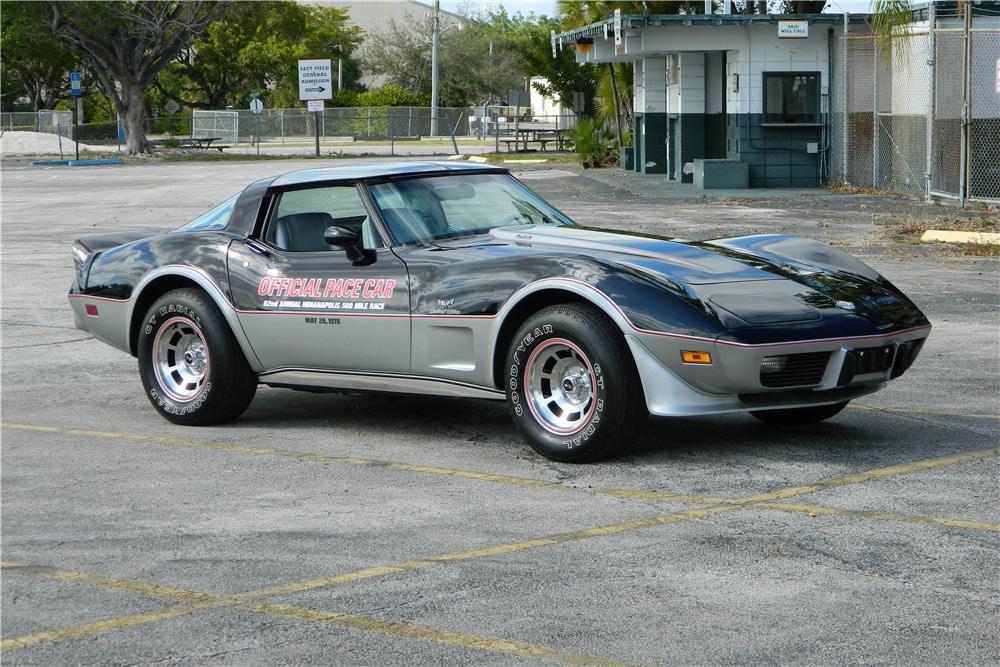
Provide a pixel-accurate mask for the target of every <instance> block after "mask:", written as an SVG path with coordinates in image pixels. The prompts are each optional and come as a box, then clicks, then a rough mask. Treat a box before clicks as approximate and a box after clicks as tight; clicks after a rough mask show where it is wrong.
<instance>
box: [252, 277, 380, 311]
mask: <svg viewBox="0 0 1000 667" xmlns="http://www.w3.org/2000/svg"><path fill="white" fill-rule="evenodd" d="M395 290H396V281H395V280H393V279H392V278H367V279H366V278H271V277H265V278H261V279H260V283H259V284H258V285H257V294H258V295H259V296H263V297H271V298H268V299H264V303H263V306H264V307H265V308H310V309H319V310H352V311H359V310H362V311H372V310H385V302H386V301H388V300H389V299H391V298H392V294H393V292H394V291H395ZM333 299H339V300H337V301H334V300H333Z"/></svg>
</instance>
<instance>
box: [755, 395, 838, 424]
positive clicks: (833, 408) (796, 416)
mask: <svg viewBox="0 0 1000 667" xmlns="http://www.w3.org/2000/svg"><path fill="white" fill-rule="evenodd" d="M848 403H850V401H844V402H843V403H833V404H832V405H817V406H813V407H809V408H789V409H787V410H751V411H750V414H752V415H753V416H754V417H756V418H757V419H759V420H761V421H762V422H765V423H767V424H773V425H775V426H804V425H806V424H815V423H816V422H821V421H823V420H824V419H829V418H830V417H833V416H834V415H836V414H837V413H839V412H840V411H841V410H843V409H844V408H846V407H847V404H848Z"/></svg>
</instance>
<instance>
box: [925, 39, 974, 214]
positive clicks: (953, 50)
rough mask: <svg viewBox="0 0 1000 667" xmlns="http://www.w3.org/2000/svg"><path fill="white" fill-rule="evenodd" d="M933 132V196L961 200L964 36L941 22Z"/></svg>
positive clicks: (935, 58) (935, 53)
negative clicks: (959, 198)
mask: <svg viewBox="0 0 1000 667" xmlns="http://www.w3.org/2000/svg"><path fill="white" fill-rule="evenodd" d="M933 39H934V121H933V123H934V131H933V134H932V140H931V192H930V193H931V194H932V195H936V196H944V197H954V198H958V197H960V196H961V193H962V186H963V178H964V175H963V173H962V172H963V169H962V161H963V160H962V143H963V142H962V139H963V138H962V115H963V113H964V106H965V105H964V103H963V99H964V98H965V77H964V76H963V63H964V60H965V37H964V35H963V30H962V28H960V27H957V26H955V25H954V24H950V23H948V22H945V21H942V22H939V23H938V25H937V26H936V27H935V28H934V34H933Z"/></svg>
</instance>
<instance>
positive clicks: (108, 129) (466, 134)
mask: <svg viewBox="0 0 1000 667" xmlns="http://www.w3.org/2000/svg"><path fill="white" fill-rule="evenodd" d="M472 113H473V112H472V111H470V109H467V108H439V109H438V113H437V119H438V123H437V135H436V136H437V137H438V138H440V139H445V140H447V139H449V138H451V137H457V138H474V137H476V136H477V134H476V133H475V132H474V131H473V127H474V126H475V124H474V122H472V121H471V116H472ZM433 116H434V114H433V113H432V110H431V109H430V108H429V107H331V108H327V109H324V110H323V112H322V113H313V112H310V111H307V110H306V109H264V110H263V111H261V112H260V113H254V112H253V111H250V110H249V109H245V110H240V111H235V110H224V111H202V110H195V111H194V112H192V113H191V114H190V115H188V114H172V115H165V116H156V117H149V118H146V120H145V124H146V134H147V137H148V138H149V139H150V140H151V141H154V142H161V143H162V142H166V143H167V144H168V145H169V142H170V141H171V140H172V139H178V140H179V139H198V138H217V139H218V140H219V143H220V144H222V145H228V146H238V145H241V144H243V145H252V144H254V143H256V142H258V141H259V142H261V143H263V144H268V143H270V144H275V143H280V144H301V143H311V142H313V141H315V137H316V129H317V124H318V127H319V136H320V141H321V143H330V142H339V141H390V142H391V141H406V140H414V141H416V140H420V139H426V138H428V137H430V136H431V125H432V122H431V121H432V117H433ZM57 128H58V133H59V134H61V135H62V136H64V137H72V136H73V134H74V126H73V114H72V112H69V111H41V112H24V113H22V112H4V113H3V114H2V115H0V130H22V131H28V132H45V133H50V134H55V133H56V132H57ZM75 132H76V136H77V137H78V138H79V140H80V141H81V142H84V143H87V142H89V143H93V144H114V143H123V142H124V131H123V129H122V127H121V126H120V124H119V123H118V122H117V121H107V122H101V123H84V124H82V125H79V126H76V131H75Z"/></svg>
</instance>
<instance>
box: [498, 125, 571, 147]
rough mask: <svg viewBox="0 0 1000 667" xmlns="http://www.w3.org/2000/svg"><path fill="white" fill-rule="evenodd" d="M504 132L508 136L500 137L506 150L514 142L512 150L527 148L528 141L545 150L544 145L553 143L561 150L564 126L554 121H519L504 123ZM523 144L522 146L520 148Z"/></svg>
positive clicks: (564, 132)
mask: <svg viewBox="0 0 1000 667" xmlns="http://www.w3.org/2000/svg"><path fill="white" fill-rule="evenodd" d="M506 126H507V127H506V128H504V132H506V133H507V135H508V136H506V137H504V138H502V139H500V141H502V142H504V143H505V144H507V150H508V151H509V150H510V145H511V144H514V152H515V153H516V152H522V151H527V150H528V144H529V143H537V144H539V145H540V147H541V149H542V150H543V151H544V150H546V145H547V144H549V143H555V144H556V147H557V148H558V150H563V147H564V145H565V134H566V131H567V130H566V128H564V127H558V126H557V125H555V124H554V123H542V122H537V121H521V122H517V123H506ZM521 144H524V148H523V149H522V148H521Z"/></svg>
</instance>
